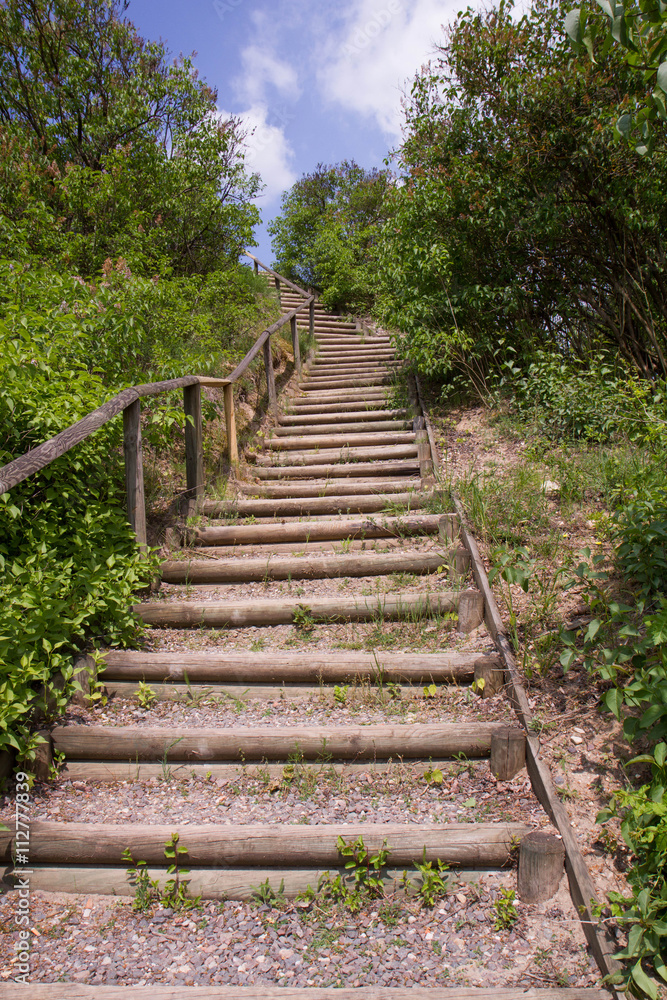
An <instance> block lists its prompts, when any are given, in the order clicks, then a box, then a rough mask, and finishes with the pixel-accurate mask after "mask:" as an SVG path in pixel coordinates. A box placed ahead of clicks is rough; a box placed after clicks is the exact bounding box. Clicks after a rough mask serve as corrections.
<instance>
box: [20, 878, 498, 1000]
mask: <svg viewBox="0 0 667 1000" xmlns="http://www.w3.org/2000/svg"><path fill="white" fill-rule="evenodd" d="M404 872H405V869H402V868H387V869H384V870H383V872H382V874H381V875H380V878H382V881H383V883H384V888H385V892H386V893H400V894H401V895H402V896H405V895H406V887H405V885H404V883H403V874H404ZM325 873H326V869H324V868H300V869H296V870H295V869H293V868H292V869H290V868H240V869H239V868H237V869H227V870H225V869H215V868H214V869H211V868H195V869H192V868H191V869H190V870H189V872H188V874H187V876H184V880H186V881H187V883H188V894H189V895H190V896H191V897H192V896H200V897H201V898H202V899H219V900H221V901H222V900H226V899H233V900H249V899H256V891H257V889H258V887H259V886H260V885H265V884H266V883H267V882H268V884H269V885H270V886H271V887H272V888H273V889H274V891H275V892H276V893H278V892H280V893H281V895H284V896H286V897H287V898H288V899H293V898H294V897H295V896H297V895H298V894H299V893H301V892H304V891H305V890H306V889H307V888H308V887H309V886H310V888H311V889H313V890H317V887H318V885H319V883H320V879H321V878H322V876H323V875H324V874H325ZM12 874H14V873H9V876H8V879H11V878H12ZM15 874H16V877H18V878H20V871H19V870H16V871H15ZM147 874H148V877H149V878H150V879H151V881H153V880H155V881H157V882H158V884H159V885H160V886H162V887H164V885H165V883H166V882H167V881H168V879H169V878H170V876H169V875H168V873H167V872H166V871H165V869H164V868H149V869H147ZM483 874H487V875H488V874H489V871H488V869H485V871H484V872H482V871H476V870H474V869H473V870H466V869H463V870H461V869H459V870H457V871H456V872H452V874H451V875H450V876H449V877H450V878H451V879H452V882H453V883H454V884H456V883H457V882H472V881H477V880H479V878H480V877H481V876H482V875H483ZM497 874H498V875H501V874H502V872H501V871H498V872H497ZM407 877H408V892H407V894H408V895H409V896H410V895H413V893H415V892H416V891H417V890H418V889H419V886H420V885H421V876H420V875H419V874H418V873H417V872H416V871H412V872H410V870H408V873H407ZM30 888H31V889H32V890H33V891H34V890H41V891H42V892H69V893H77V894H79V895H85V896H87V895H89V894H90V893H96V894H101V895H104V896H134V895H135V892H136V887H135V886H134V885H132V884H131V882H130V880H129V878H128V875H127V867H125V868H122V867H113V866H111V867H106V868H92V867H89V866H84V865H59V866H55V865H54V866H47V865H36V866H34V867H32V874H31V876H30ZM68 985H69V984H68ZM127 988H128V989H129V987H127ZM153 988H154V989H157V990H160V989H164V988H165V987H153ZM223 989H224V988H223ZM286 992H288V993H290V992H291V991H286ZM312 992H314V991H312V990H308V989H306V990H304V991H303V993H300V995H299V1000H308V998H309V995H310V994H311V993H312ZM315 992H318V993H319V992H320V991H319V990H318V991H315ZM338 992H344V991H338ZM253 993H254V991H253ZM268 993H269V995H273V991H272V990H271V989H270V988H269V990H268ZM133 995H134V994H133ZM155 995H156V994H151V998H153V997H154V996H155ZM158 995H159V994H158ZM170 995H173V994H170ZM245 995H246V990H245V989H240V990H238V992H235V993H234V994H233V997H234V1000H243V998H244V997H245ZM363 995H364V991H361V998H360V997H359V996H357V997H356V998H355V1000H362V998H363ZM407 995H408V996H409V995H410V994H409V990H408V991H407ZM69 996H71V994H69V995H68V1000H69ZM102 996H104V994H102ZM127 996H128V998H130V994H129V993H128V994H127ZM189 996H190V992H189V991H188V988H187V987H184V988H183V992H182V993H180V994H179V995H178V1000H181V997H183V998H185V1000H187V998H188V997H189ZM209 996H210V997H211V998H213V997H219V996H220V994H219V993H217V992H216V993H213V992H212V991H211V993H210V994H209ZM223 996H225V997H230V996H232V994H230V993H229V992H227V991H225V992H224V993H223ZM277 996H278V1000H282V997H281V996H280V995H277ZM130 1000H131V998H130ZM334 1000H336V998H334Z"/></svg>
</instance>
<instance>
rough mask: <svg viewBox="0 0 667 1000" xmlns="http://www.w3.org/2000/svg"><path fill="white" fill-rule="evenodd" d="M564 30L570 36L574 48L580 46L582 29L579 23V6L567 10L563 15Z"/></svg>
mask: <svg viewBox="0 0 667 1000" xmlns="http://www.w3.org/2000/svg"><path fill="white" fill-rule="evenodd" d="M565 31H566V33H567V34H568V35H569V36H570V39H571V40H572V43H573V45H574V47H575V49H579V48H580V47H581V42H582V38H583V30H582V25H581V10H580V9H579V7H575V8H574V9H573V10H571V11H568V13H567V14H566V16H565Z"/></svg>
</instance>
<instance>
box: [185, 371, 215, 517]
mask: <svg viewBox="0 0 667 1000" xmlns="http://www.w3.org/2000/svg"><path fill="white" fill-rule="evenodd" d="M225 388H226V386H225ZM183 410H184V412H185V475H186V483H187V495H188V497H192V498H194V499H197V498H198V497H200V496H201V495H202V494H203V492H204V441H203V434H202V414H201V385H200V384H199V383H196V384H195V385H188V386H186V387H185V388H184V389H183Z"/></svg>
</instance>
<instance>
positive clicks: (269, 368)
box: [264, 337, 278, 421]
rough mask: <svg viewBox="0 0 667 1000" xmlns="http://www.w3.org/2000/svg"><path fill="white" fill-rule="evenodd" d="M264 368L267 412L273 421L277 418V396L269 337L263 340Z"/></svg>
mask: <svg viewBox="0 0 667 1000" xmlns="http://www.w3.org/2000/svg"><path fill="white" fill-rule="evenodd" d="M264 369H265V371H266V388H267V393H268V397H269V412H270V414H271V416H272V417H273V419H274V421H277V420H278V397H277V395H276V377H275V374H274V371H273V354H272V352H271V338H270V337H267V338H266V340H265V341H264Z"/></svg>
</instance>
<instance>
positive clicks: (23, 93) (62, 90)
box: [0, 0, 271, 754]
mask: <svg viewBox="0 0 667 1000" xmlns="http://www.w3.org/2000/svg"><path fill="white" fill-rule="evenodd" d="M124 12H125V7H124V6H123V4H122V3H120V2H118V0H113V2H111V3H108V2H106V0H92V2H88V3H85V4H84V3H81V2H79V0H9V2H7V3H4V4H3V5H2V6H1V7H0V277H1V280H0V288H1V291H0V337H1V338H2V350H1V351H0V465H4V464H5V463H6V462H8V461H10V460H11V459H12V458H14V457H16V456H18V455H21V454H23V453H24V452H26V451H28V449H29V448H31V447H32V446H34V445H36V444H38V443H41V442H42V441H45V440H47V439H48V438H50V437H52V436H53V435H54V434H56V433H58V432H59V431H60V430H62V429H63V428H64V427H67V426H68V425H69V424H71V423H73V422H74V421H76V420H77V419H79V418H80V417H81V416H83V415H84V414H85V413H87V412H88V411H90V410H92V409H94V408H95V407H96V406H99V405H100V404H101V403H103V402H104V401H105V400H107V399H109V398H110V397H111V396H113V395H115V394H116V393H117V392H118V391H119V390H121V389H123V388H126V387H127V386H131V385H134V384H137V383H141V382H150V381H155V380H162V379H167V378H174V377H178V376H180V375H183V374H191V373H193V372H198V373H202V374H215V375H224V374H225V373H226V372H228V371H229V370H230V368H231V367H233V365H234V364H235V363H236V362H237V361H238V360H239V359H240V357H242V356H243V354H244V353H245V351H246V350H247V349H248V347H249V346H250V345H251V343H252V342H253V340H254V337H255V335H256V333H257V332H259V330H260V329H261V328H262V327H261V321H262V319H265V318H266V315H267V312H268V311H270V308H271V307H270V306H267V305H266V304H264V302H263V300H262V297H261V295H259V294H258V288H257V282H256V280H255V279H254V278H253V275H252V271H251V270H250V269H249V268H246V267H241V266H240V265H239V264H238V260H239V254H240V252H241V251H242V249H243V248H244V247H246V246H252V245H253V226H254V225H255V224H256V222H257V210H256V208H255V206H254V204H253V201H252V199H253V196H254V195H255V193H256V192H257V190H258V187H259V184H260V182H259V178H258V177H257V176H254V175H250V174H248V172H247V171H246V169H245V166H244V158H243V138H244V137H243V132H242V130H241V128H240V125H239V122H238V121H236V120H234V119H229V120H221V119H220V118H219V116H218V113H217V110H216V95H215V93H214V92H213V91H212V90H211V89H210V88H209V87H208V86H207V85H206V83H204V82H203V81H202V80H199V79H198V77H197V73H196V71H195V69H194V68H193V66H192V64H191V63H190V62H189V61H188V60H187V59H181V60H179V61H176V62H173V61H172V60H171V59H170V58H169V53H168V52H167V51H166V49H165V48H164V46H163V45H162V44H158V43H152V42H148V41H145V40H144V39H142V38H140V37H139V36H138V35H137V32H136V30H135V28H134V27H133V25H132V24H131V23H130V22H129V21H128V20H127V19H125V17H124ZM207 415H208V416H209V417H213V416H215V413H214V412H213V409H212V406H211V404H208V411H207ZM182 421H183V416H182V404H181V401H180V400H179V399H178V397H177V396H175V397H174V398H173V399H171V398H169V397H158V398H156V399H154V400H151V401H150V402H146V404H145V405H144V439H145V440H146V442H147V443H148V445H149V447H150V448H151V449H152V450H154V451H157V452H159V451H160V450H161V449H166V448H169V449H170V450H171V451H172V452H174V451H175V453H176V456H177V457H178V456H179V454H180V452H181V450H182ZM0 569H1V570H2V577H1V582H0V748H2V747H3V746H13V747H14V748H16V749H17V750H18V751H19V752H20V753H23V754H25V753H29V752H30V748H31V746H32V745H33V743H34V738H33V737H31V736H30V729H29V725H28V721H29V718H30V715H31V713H32V712H34V710H35V709H38V708H44V707H45V705H46V698H47V695H48V694H50V695H51V697H52V698H55V701H56V705H55V710H57V709H58V708H59V707H61V706H62V705H64V704H65V703H66V700H67V698H68V696H69V694H70V693H71V684H70V678H71V673H72V657H73V655H74V654H75V653H76V651H77V650H80V649H83V648H85V646H86V645H87V644H91V643H94V644H101V643H111V644H125V643H128V642H130V641H133V640H134V639H135V638H136V624H135V622H134V619H133V616H132V615H131V613H130V611H129V607H130V604H131V598H132V594H133V592H134V591H136V590H137V588H139V587H141V586H142V585H145V584H146V582H147V581H148V579H149V576H150V573H151V571H152V563H151V561H150V560H148V561H147V560H145V559H141V558H140V557H139V554H138V552H137V549H136V546H135V543H134V538H133V535H132V533H131V531H130V529H129V526H128V524H127V521H126V516H125V513H124V482H123V462H122V421H121V420H115V421H113V422H112V423H110V424H108V425H107V426H106V427H105V428H103V429H102V430H101V431H99V432H98V433H97V434H95V435H94V436H93V437H92V438H90V439H89V440H88V441H86V442H85V443H84V444H82V445H80V446H79V447H77V448H76V449H75V450H74V451H73V452H71V453H70V454H68V455H66V456H65V457H63V458H61V459H60V460H58V461H57V462H55V463H53V464H52V465H51V466H49V467H48V468H47V469H46V470H45V471H44V473H43V474H40V475H37V476H32V477H30V478H29V479H28V480H26V481H25V482H24V483H22V484H21V485H19V486H18V487H16V488H15V489H13V490H12V491H11V493H8V494H5V495H4V496H2V497H0ZM57 678H61V679H62V680H58V683H57V684H54V681H55V680H56V679H57ZM58 692H59V693H58ZM51 708H52V709H53V704H52V706H51Z"/></svg>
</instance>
